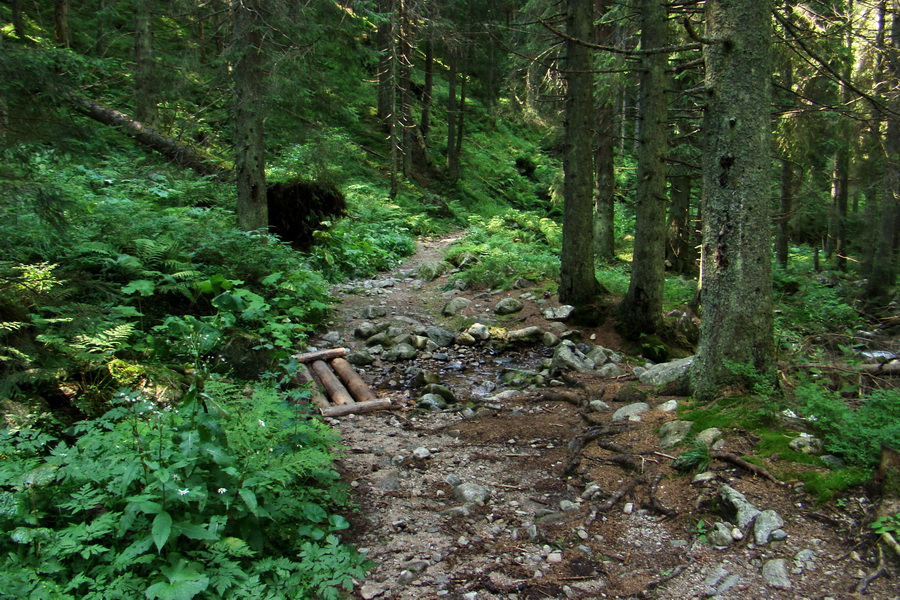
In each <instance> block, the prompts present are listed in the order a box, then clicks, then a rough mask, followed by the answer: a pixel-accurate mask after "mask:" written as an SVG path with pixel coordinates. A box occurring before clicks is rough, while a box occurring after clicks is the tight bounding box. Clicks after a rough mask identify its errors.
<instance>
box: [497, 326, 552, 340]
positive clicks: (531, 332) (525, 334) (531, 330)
mask: <svg viewBox="0 0 900 600" xmlns="http://www.w3.org/2000/svg"><path fill="white" fill-rule="evenodd" d="M543 337H544V330H543V329H541V328H540V327H537V326H534V325H532V326H531V327H525V328H524V329H516V330H515V331H510V332H509V334H507V336H506V339H507V340H509V341H510V342H513V343H526V344H536V343H538V342H540V341H542V339H543Z"/></svg>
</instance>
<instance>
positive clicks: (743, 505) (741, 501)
mask: <svg viewBox="0 0 900 600" xmlns="http://www.w3.org/2000/svg"><path fill="white" fill-rule="evenodd" d="M719 496H720V497H721V498H722V500H724V501H725V502H726V503H728V504H730V505H731V506H732V507H733V508H734V509H735V511H737V516H736V517H735V522H736V523H737V526H738V527H739V528H740V529H741V530H744V529H746V528H747V526H748V525H750V523H751V522H752V521H753V519H755V518H756V517H757V516H759V514H760V510H759V509H758V508H756V507H755V506H753V505H752V504H751V503H750V501H749V500H747V498H746V496H744V495H743V494H742V493H740V492H739V491H737V490H736V489H734V488H733V487H731V486H730V485H724V484H723V485H722V486H721V487H720V488H719Z"/></svg>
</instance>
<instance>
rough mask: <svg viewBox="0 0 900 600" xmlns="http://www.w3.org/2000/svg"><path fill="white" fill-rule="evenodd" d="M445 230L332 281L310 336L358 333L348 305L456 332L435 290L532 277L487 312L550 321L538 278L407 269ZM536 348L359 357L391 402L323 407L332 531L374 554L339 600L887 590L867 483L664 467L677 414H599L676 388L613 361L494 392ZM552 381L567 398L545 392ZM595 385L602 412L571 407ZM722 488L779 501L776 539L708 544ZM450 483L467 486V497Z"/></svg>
mask: <svg viewBox="0 0 900 600" xmlns="http://www.w3.org/2000/svg"><path fill="white" fill-rule="evenodd" d="M451 242H452V236H447V237H443V238H437V239H432V240H425V241H421V242H420V243H419V245H418V248H417V252H416V253H415V255H414V256H412V257H411V258H410V259H409V260H407V261H406V262H405V263H404V264H402V265H401V266H400V267H398V268H397V269H395V270H394V271H392V272H389V273H383V274H380V275H379V276H378V277H376V278H375V279H373V280H369V281H366V282H351V283H350V284H343V285H341V286H338V287H337V288H336V289H335V295H336V296H338V298H339V304H338V306H337V308H336V313H335V317H334V319H333V321H332V322H331V323H330V337H329V342H325V341H323V340H321V339H314V340H313V341H314V342H317V344H316V345H317V346H318V347H320V348H321V347H323V346H329V345H338V344H339V345H344V346H347V347H351V348H358V347H360V346H361V345H362V342H361V341H360V340H357V339H355V338H354V335H353V332H354V329H355V328H356V327H357V326H358V325H359V324H360V323H362V322H363V321H367V320H372V319H365V318H363V316H362V315H363V314H364V313H365V312H366V311H367V309H369V307H372V306H375V307H383V308H385V309H386V312H387V314H386V315H385V316H384V317H383V319H388V320H390V319H398V320H399V321H401V322H402V323H404V324H407V326H408V324H410V323H418V324H421V325H423V326H427V325H439V326H442V327H445V328H447V329H449V330H451V331H454V332H458V331H459V328H460V326H461V320H460V318H459V317H449V318H448V317H443V316H441V308H442V306H443V305H444V304H445V303H446V302H447V301H448V300H449V299H450V298H453V297H456V296H464V297H468V298H469V299H471V300H472V301H473V302H472V304H471V305H470V307H469V309H468V312H469V313H477V311H479V310H480V311H481V312H483V313H490V312H491V308H492V307H493V306H494V305H495V304H496V302H497V301H499V300H500V299H501V298H503V297H506V296H516V297H519V296H521V295H522V294H524V293H526V292H529V291H530V292H531V294H530V295H528V296H526V302H525V304H526V306H525V309H524V310H523V311H521V312H519V313H517V314H515V315H513V316H512V317H511V318H509V319H510V320H509V321H505V322H502V323H500V324H501V325H503V326H505V327H509V328H519V327H525V326H528V325H532V324H534V325H538V326H542V327H545V328H546V327H547V325H548V322H547V321H544V320H543V317H542V316H541V313H540V308H542V307H543V308H546V307H547V306H555V305H556V304H554V303H555V298H550V297H546V296H544V295H543V294H542V293H541V292H540V291H536V290H525V289H523V290H514V291H510V292H501V293H487V294H485V293H484V292H479V291H460V290H458V289H451V288H452V286H450V285H448V280H447V277H446V275H445V276H442V277H439V278H437V279H436V280H433V281H422V280H420V279H417V278H416V277H414V274H415V273H416V269H417V268H418V267H420V266H421V265H424V264H429V263H434V262H436V261H439V260H440V259H441V257H442V255H443V251H444V250H445V249H446V247H447V246H448V245H449V243H451ZM534 298H537V299H538V301H537V302H532V301H530V300H531V299H534ZM569 328H570V329H575V330H576V331H577V332H578V333H577V338H580V340H581V341H584V342H587V343H591V344H595V345H599V346H604V347H606V348H610V349H612V350H616V351H619V352H622V353H623V354H625V355H627V354H628V350H629V348H627V347H625V346H623V344H622V341H621V340H620V339H619V338H618V336H617V335H616V334H615V331H614V330H613V329H612V328H611V327H610V326H609V325H608V324H607V325H604V326H601V327H598V328H577V327H569ZM335 342H336V343H335ZM551 354H552V349H550V348H543V347H540V346H538V347H529V348H524V349H522V348H519V349H516V348H512V349H503V348H500V347H498V346H491V345H481V346H469V347H462V346H454V347H451V348H449V349H448V350H447V351H446V353H444V355H441V356H435V355H425V357H420V358H416V359H413V360H411V361H406V362H398V363H388V362H386V361H380V360H379V361H376V363H374V364H373V365H371V366H368V367H365V368H360V369H358V370H359V371H360V372H361V373H362V374H363V377H364V378H365V379H366V380H367V381H368V383H369V384H370V385H371V386H372V388H373V389H375V390H376V392H377V394H378V395H379V397H382V398H390V399H392V400H393V401H394V402H395V404H396V405H398V406H399V407H401V408H399V409H397V410H390V411H382V412H376V413H369V414H360V415H351V416H347V417H343V418H341V419H335V420H332V422H333V424H334V425H335V427H336V429H337V430H338V431H339V432H340V434H341V436H342V440H343V441H342V443H343V445H344V446H345V447H346V452H345V455H344V457H343V458H342V459H341V460H340V462H339V468H340V469H341V471H342V473H343V475H344V477H345V478H346V480H347V481H348V483H350V485H351V486H352V489H353V490H354V493H355V497H356V502H357V503H358V506H359V511H358V513H355V514H354V515H351V517H350V518H351V523H352V526H351V529H350V532H349V534H348V535H347V536H346V537H348V538H349V540H350V541H352V542H353V543H355V544H356V545H357V547H359V548H360V549H361V550H363V551H364V552H366V554H367V555H368V556H369V558H370V559H371V560H372V561H373V562H374V565H375V566H374V567H373V568H372V570H371V571H370V572H369V575H368V577H367V579H366V580H364V581H360V582H359V583H358V585H357V587H356V589H355V590H354V592H353V596H354V597H358V598H364V599H367V600H370V599H374V598H378V599H416V600H426V599H432V598H451V599H456V598H459V599H464V600H492V599H520V600H525V599H529V600H531V599H535V600H536V599H543V598H573V599H580V598H629V597H640V598H657V599H673V600H675V599H678V600H682V599H692V598H697V599H700V598H709V597H712V598H722V599H732V598H735V599H736V598H760V599H761V598H768V599H791V598H798V599H800V598H807V599H826V598H834V599H842V598H859V597H866V598H873V599H879V600H881V599H885V600H887V599H896V598H900V584H898V583H897V580H896V578H895V576H896V570H895V569H894V568H893V567H890V566H889V567H888V569H887V570H886V572H885V573H884V574H882V575H881V576H879V577H876V578H874V579H872V580H871V581H869V578H870V577H871V575H872V574H873V573H874V572H875V571H876V569H877V567H878V565H877V564H876V560H875V558H874V557H875V553H874V552H872V551H871V549H872V545H871V540H872V536H871V533H870V530H869V529H868V528H867V527H866V526H865V523H867V522H868V521H867V520H866V519H867V514H869V512H870V511H871V507H872V503H873V499H871V498H868V497H866V494H865V493H863V492H859V493H856V494H853V495H850V496H849V497H847V498H844V499H842V500H841V501H840V502H838V503H836V502H831V503H827V504H822V505H817V504H816V502H815V499H814V498H812V497H810V496H809V495H808V494H806V493H805V492H804V491H803V490H802V485H801V484H799V482H787V483H777V482H773V481H769V480H767V479H765V478H763V477H760V476H759V475H757V474H754V473H752V472H750V471H748V470H745V469H743V468H741V467H739V466H736V465H735V464H733V463H729V462H721V461H713V463H712V464H711V465H710V468H709V471H708V472H707V474H706V475H705V476H704V477H702V478H700V479H701V480H702V481H695V477H694V475H693V474H683V473H680V472H678V471H676V470H675V469H674V468H673V466H672V463H673V457H675V456H677V455H678V454H680V453H681V452H683V451H684V450H685V448H684V447H674V448H668V449H667V448H663V447H662V446H661V444H660V437H659V435H658V430H659V427H660V426H661V425H662V424H663V423H664V422H666V421H669V420H674V419H677V418H678V417H677V416H676V414H675V413H674V412H663V411H661V410H650V411H648V412H646V413H644V414H643V415H642V418H641V420H640V421H638V422H630V421H625V422H624V424H621V423H617V424H614V423H612V422H611V419H610V417H611V415H612V413H613V411H614V410H615V409H617V408H619V407H620V406H623V405H624V404H626V402H617V401H616V400H615V398H616V396H617V392H618V390H620V389H621V388H622V387H623V386H632V387H637V388H639V389H642V390H643V391H644V392H646V393H647V394H649V396H648V398H647V400H646V402H648V403H649V404H650V405H651V406H658V405H659V404H660V403H663V402H665V401H667V400H671V399H673V398H674V397H672V396H662V397H660V396H658V395H655V391H654V390H653V389H652V388H649V387H647V386H642V385H640V384H639V382H638V381H637V378H636V377H634V376H633V375H631V370H630V368H627V364H624V365H623V366H625V367H626V368H625V372H626V374H625V375H622V376H620V377H616V378H602V377H600V376H598V375H595V374H577V375H576V376H573V378H570V379H569V384H570V385H568V386H567V387H565V388H563V387H556V388H549V389H531V390H514V391H505V392H504V390H505V388H504V387H503V386H501V385H498V383H497V381H498V376H499V374H500V372H501V371H502V370H504V369H510V368H523V369H534V370H539V368H540V367H539V365H540V363H541V362H542V361H543V360H545V359H546V358H548V357H550V356H551ZM420 356H421V355H420ZM625 362H626V363H627V360H626V361H625ZM423 369H424V370H429V371H434V372H436V373H439V374H440V376H441V382H440V383H441V384H443V385H445V386H447V387H450V388H451V389H452V390H453V392H454V393H455V394H456V396H457V398H458V399H459V404H457V405H454V406H453V407H452V408H451V409H448V410H444V411H437V412H430V411H423V410H422V409H417V408H416V407H415V404H416V400H417V398H418V396H419V395H420V394H421V390H420V389H418V388H416V386H415V384H414V383H413V382H412V381H411V380H412V379H413V377H414V375H415V373H416V372H417V371H418V370H423ZM566 389H567V390H569V391H570V392H572V394H574V395H575V396H576V397H577V398H579V399H581V400H582V401H583V402H582V403H581V405H576V404H575V403H571V402H567V401H564V400H566V399H567V397H566V396H565V395H560V394H557V395H552V394H550V393H548V392H549V391H551V390H552V391H560V390H566ZM501 392H504V393H501ZM568 399H571V396H569V397H568ZM598 399H602V400H603V401H605V402H606V403H608V404H609V405H610V408H609V410H608V411H602V410H601V411H591V410H589V409H587V408H586V404H587V403H588V402H589V401H592V400H598ZM678 400H679V401H682V402H683V401H684V399H683V398H682V399H678ZM587 432H592V433H595V434H596V433H600V432H602V434H601V435H600V436H599V437H598V438H596V439H595V440H593V441H588V443H586V444H585V445H584V448H583V450H582V451H581V453H580V460H579V461H578V462H577V464H573V463H571V462H570V460H571V458H572V456H573V440H576V439H577V438H579V436H584V435H585V434H586V433H587ZM582 439H583V438H582ZM723 439H724V447H723V448H721V450H722V451H724V452H729V453H733V454H736V455H739V456H740V455H746V454H748V453H751V452H752V450H753V448H754V445H755V442H756V441H757V440H756V438H755V437H754V436H753V435H752V434H751V433H749V432H747V431H741V430H726V431H725V432H724V437H723ZM767 460H772V459H767ZM570 466H571V467H572V468H569V469H568V472H566V471H567V467H570ZM767 466H773V465H771V464H767ZM460 484H462V485H460ZM724 484H727V485H728V486H731V487H732V488H734V489H735V490H738V491H739V492H741V493H742V494H743V495H744V496H745V497H746V498H747V500H749V501H750V502H751V503H752V504H753V505H754V506H756V507H758V508H759V509H760V510H774V511H776V512H777V513H778V514H779V515H780V516H781V517H782V518H783V521H784V524H783V526H782V529H783V531H784V532H785V533H786V534H787V536H786V538H785V539H783V540H781V541H770V542H768V543H765V544H757V543H756V540H755V539H754V535H753V531H752V530H751V531H745V535H744V536H743V538H742V539H738V540H736V541H735V542H734V543H733V544H731V545H729V546H727V547H724V548H717V547H714V546H713V545H711V543H710V542H709V541H708V534H710V533H711V530H712V529H713V524H714V523H715V522H716V521H717V520H723V519H724V518H725V517H723V516H721V514H722V507H723V502H722V500H721V498H720V495H719V492H720V488H721V486H722V485H724ZM586 490H588V491H589V492H590V491H591V490H594V491H596V493H594V494H593V495H591V494H590V493H588V494H586V493H585V492H586ZM463 491H469V492H471V493H473V494H475V495H476V496H478V495H480V497H478V498H477V499H476V501H474V502H469V503H465V502H464V500H463V499H461V497H462V496H461V493H462V492H463ZM622 491H624V492H625V493H624V494H621V496H620V497H619V496H618V493H619V492H622ZM735 537H740V535H736V536H735ZM867 542H868V543H867ZM886 560H887V559H886ZM887 562H888V563H890V561H889V560H887ZM863 584H864V585H863ZM860 588H864V590H865V591H864V594H863V595H859V594H858V593H857V592H856V591H855V590H857V589H860Z"/></svg>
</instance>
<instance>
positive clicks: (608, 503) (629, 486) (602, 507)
mask: <svg viewBox="0 0 900 600" xmlns="http://www.w3.org/2000/svg"><path fill="white" fill-rule="evenodd" d="M642 483H647V478H646V477H644V476H643V475H641V476H640V477H635V478H634V479H632V480H631V481H629V482H628V483H626V484H625V485H624V487H622V488H620V489H619V490H618V491H616V492H615V493H613V495H612V496H610V497H609V498H607V499H606V500H604V501H603V502H601V503H600V504H598V505H597V510H598V511H600V512H606V511H608V510H609V509H611V508H612V507H613V506H615V505H616V504H618V502H619V500H621V499H622V498H624V497H625V496H627V495H628V494H630V493H631V492H632V491H633V490H634V488H636V487H637V486H639V485H640V484H642Z"/></svg>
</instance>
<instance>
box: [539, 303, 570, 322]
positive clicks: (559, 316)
mask: <svg viewBox="0 0 900 600" xmlns="http://www.w3.org/2000/svg"><path fill="white" fill-rule="evenodd" d="M574 310H575V307H574V306H572V305H570V304H563V305H562V306H559V307H556V308H552V307H550V308H545V309H544V310H542V311H541V315H543V317H544V318H545V319H547V320H548V321H565V320H566V319H568V318H569V317H570V316H572V312H573V311H574Z"/></svg>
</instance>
